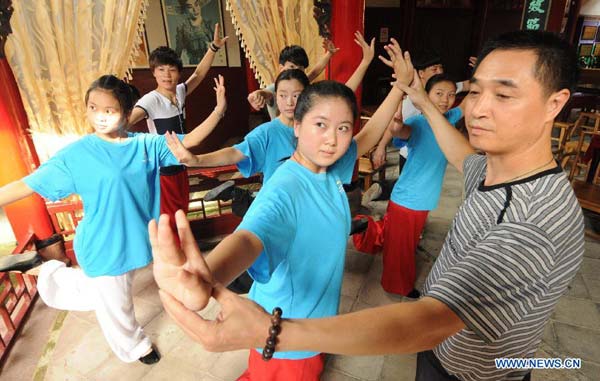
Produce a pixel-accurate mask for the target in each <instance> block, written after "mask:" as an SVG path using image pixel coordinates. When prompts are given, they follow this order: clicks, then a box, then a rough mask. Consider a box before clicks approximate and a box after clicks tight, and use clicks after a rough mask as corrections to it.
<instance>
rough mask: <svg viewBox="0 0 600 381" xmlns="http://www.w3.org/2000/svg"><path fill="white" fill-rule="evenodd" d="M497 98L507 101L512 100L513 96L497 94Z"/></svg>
mask: <svg viewBox="0 0 600 381" xmlns="http://www.w3.org/2000/svg"><path fill="white" fill-rule="evenodd" d="M496 98H498V99H501V100H506V99H510V98H511V96H510V95H507V94H503V93H496Z"/></svg>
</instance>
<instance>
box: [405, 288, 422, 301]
mask: <svg viewBox="0 0 600 381" xmlns="http://www.w3.org/2000/svg"><path fill="white" fill-rule="evenodd" d="M406 297H407V298H410V299H419V298H420V297H421V293H420V292H419V290H417V289H416V288H413V290H412V291H411V292H409V293H408V295H406Z"/></svg>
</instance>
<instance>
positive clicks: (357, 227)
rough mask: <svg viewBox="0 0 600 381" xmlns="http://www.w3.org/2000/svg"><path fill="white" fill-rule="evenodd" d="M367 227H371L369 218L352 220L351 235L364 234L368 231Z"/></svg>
mask: <svg viewBox="0 0 600 381" xmlns="http://www.w3.org/2000/svg"><path fill="white" fill-rule="evenodd" d="M367 226H369V219H368V218H361V219H359V220H352V223H351V224H350V235H353V234H356V233H362V232H364V231H365V230H367Z"/></svg>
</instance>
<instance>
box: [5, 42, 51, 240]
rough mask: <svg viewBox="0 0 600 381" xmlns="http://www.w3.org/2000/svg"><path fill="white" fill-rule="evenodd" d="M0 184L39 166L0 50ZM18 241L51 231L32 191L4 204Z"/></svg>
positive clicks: (42, 202) (21, 108)
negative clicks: (21, 197) (31, 194)
mask: <svg viewBox="0 0 600 381" xmlns="http://www.w3.org/2000/svg"><path fill="white" fill-rule="evenodd" d="M0 83H2V86H1V87H0V91H1V92H2V94H1V96H0V147H2V156H3V160H0V186H3V185H5V184H7V183H10V182H12V181H15V180H18V179H20V178H22V177H24V176H27V175H28V174H29V173H31V172H32V171H33V170H34V169H35V168H37V166H39V159H38V157H37V154H36V152H35V149H34V147H33V142H32V140H31V136H30V135H29V134H28V133H27V128H28V125H29V124H28V122H27V115H26V114H25V110H24V108H23V103H22V101H21V96H20V94H19V89H18V87H17V83H16V82H15V78H14V76H13V74H12V71H11V69H10V66H9V65H8V62H7V60H6V58H5V57H4V55H3V51H0ZM4 211H5V213H6V216H7V217H8V220H9V222H10V224H11V226H12V229H13V232H14V234H15V237H16V238H17V242H18V243H23V241H24V240H26V239H28V238H29V236H30V235H31V234H32V233H33V234H35V236H36V237H37V239H46V238H48V237H50V236H51V235H52V234H53V233H54V229H53V228H52V222H51V221H50V216H49V215H48V211H47V210H46V205H45V203H44V200H42V198H41V197H40V196H38V195H37V194H36V195H33V196H30V197H27V198H25V199H23V200H20V201H18V202H15V203H12V204H10V205H7V206H5V207H4Z"/></svg>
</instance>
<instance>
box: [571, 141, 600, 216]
mask: <svg viewBox="0 0 600 381" xmlns="http://www.w3.org/2000/svg"><path fill="white" fill-rule="evenodd" d="M594 136H597V137H598V138H600V131H596V132H589V131H585V132H582V133H581V135H580V137H579V142H578V145H577V151H578V152H577V154H576V155H575V159H574V160H575V161H574V163H573V166H572V167H571V171H570V173H569V180H570V181H571V185H572V186H573V190H574V191H575V195H576V196H577V199H578V200H579V203H580V204H581V207H582V208H584V209H588V210H591V211H592V212H594V213H600V185H599V184H597V183H595V182H594V180H597V178H598V169H597V168H595V169H594V172H595V173H594V174H593V176H588V172H589V170H590V168H589V165H588V164H586V163H583V160H582V159H583V155H584V154H585V150H583V148H582V147H583V143H584V141H585V140H588V139H589V140H591V139H592V138H593V137H594ZM588 144H589V143H588ZM578 168H585V171H584V177H583V180H581V179H578V178H576V176H577V172H578ZM586 178H587V179H588V180H586Z"/></svg>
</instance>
